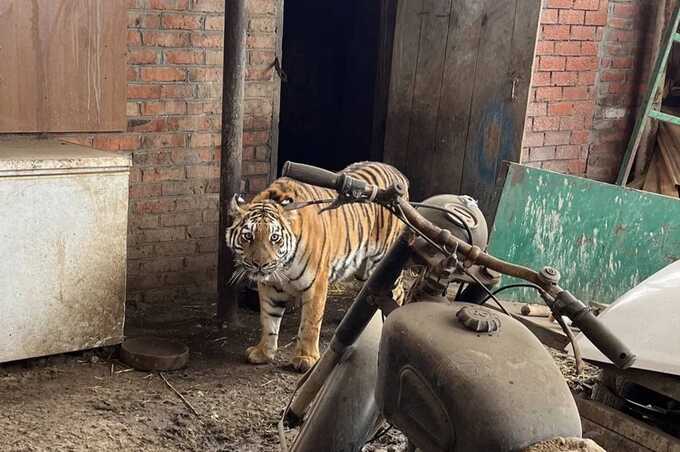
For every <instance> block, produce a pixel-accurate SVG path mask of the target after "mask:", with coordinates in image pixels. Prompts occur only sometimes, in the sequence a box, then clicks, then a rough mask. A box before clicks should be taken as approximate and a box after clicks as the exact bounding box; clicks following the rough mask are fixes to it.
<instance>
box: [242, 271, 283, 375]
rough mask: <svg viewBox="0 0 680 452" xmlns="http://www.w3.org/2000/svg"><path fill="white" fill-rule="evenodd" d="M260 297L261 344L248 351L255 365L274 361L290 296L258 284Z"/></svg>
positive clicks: (247, 356)
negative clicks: (282, 320) (280, 329)
mask: <svg viewBox="0 0 680 452" xmlns="http://www.w3.org/2000/svg"><path fill="white" fill-rule="evenodd" d="M257 292H258V294H259V297H260V327H261V334H260V342H259V343H258V344H257V345H254V346H252V347H248V349H246V358H247V359H248V362H250V363H253V364H264V363H267V362H270V361H272V360H273V359H274V355H275V354H276V349H277V348H278V342H279V328H280V327H281V319H282V318H283V313H284V312H285V311H286V304H287V301H288V298H289V295H288V294H287V293H285V292H283V291H279V290H277V289H276V288H275V287H272V286H268V285H266V284H263V283H258V284H257Z"/></svg>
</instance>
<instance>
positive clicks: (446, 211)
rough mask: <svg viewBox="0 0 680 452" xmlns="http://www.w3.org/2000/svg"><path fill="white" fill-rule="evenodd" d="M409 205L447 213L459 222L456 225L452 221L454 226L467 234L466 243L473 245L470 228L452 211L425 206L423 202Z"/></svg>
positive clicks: (429, 205) (430, 205)
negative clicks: (459, 227)
mask: <svg viewBox="0 0 680 452" xmlns="http://www.w3.org/2000/svg"><path fill="white" fill-rule="evenodd" d="M410 204H411V205H412V206H414V207H423V208H425V209H432V210H438V211H440V212H445V213H448V214H449V215H451V216H452V217H453V218H455V219H456V220H457V221H458V222H460V224H456V222H455V221H454V224H456V226H461V227H463V228H465V232H467V236H468V243H469V244H470V245H473V243H472V230H471V229H470V226H469V225H468V224H467V223H466V222H465V220H463V217H461V216H460V215H458V214H457V213H456V212H454V211H453V210H451V209H447V208H446V207H439V206H433V205H432V204H426V203H424V202H412V203H410Z"/></svg>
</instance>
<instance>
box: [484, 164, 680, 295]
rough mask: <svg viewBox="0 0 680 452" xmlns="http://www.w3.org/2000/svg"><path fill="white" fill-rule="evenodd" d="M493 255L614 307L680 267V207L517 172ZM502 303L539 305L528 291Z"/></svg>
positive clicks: (546, 174)
mask: <svg viewBox="0 0 680 452" xmlns="http://www.w3.org/2000/svg"><path fill="white" fill-rule="evenodd" d="M490 251H491V253H492V254H494V255H496V256H498V257H501V258H504V259H508V260H511V261H513V262H516V263H519V264H524V265H528V266H530V267H533V268H540V267H542V266H544V265H550V266H553V267H555V268H557V269H558V270H559V271H560V272H561V274H562V283H563V284H562V283H561V284H560V285H562V286H563V287H565V288H568V289H569V290H571V291H572V292H573V293H574V294H575V295H576V296H578V297H580V298H582V299H583V300H584V301H596V302H598V303H611V302H612V301H614V300H615V299H616V298H617V297H618V296H620V295H622V294H623V293H625V292H626V291H628V290H629V289H630V288H632V287H634V286H635V285H637V284H638V283H640V282H641V281H642V280H643V279H645V278H647V277H648V276H650V275H652V274H653V273H655V272H656V271H658V270H660V269H661V268H663V267H665V266H666V265H668V264H670V263H671V262H674V261H676V260H678V259H680V201H678V200H677V199H674V198H669V197H666V196H661V195H657V194H653V193H646V192H641V191H638V190H633V189H622V188H620V187H617V186H615V185H610V184H605V183H602V182H597V181H593V180H589V179H583V178H579V177H575V176H566V175H562V174H558V173H555V172H551V171H546V170H541V169H534V168H530V167H526V166H522V165H515V164H513V165H510V169H509V172H508V176H507V178H506V181H505V186H504V188H503V193H502V195H501V200H500V203H499V206H498V211H497V215H496V221H495V225H494V228H493V231H492V233H491V247H490ZM508 282H510V280H509V279H507V278H506V279H505V280H504V281H503V284H506V283H508ZM504 298H506V299H511V300H517V301H538V298H537V297H536V296H535V294H534V293H533V291H532V290H529V289H527V290H524V289H517V290H512V291H508V292H506V293H504Z"/></svg>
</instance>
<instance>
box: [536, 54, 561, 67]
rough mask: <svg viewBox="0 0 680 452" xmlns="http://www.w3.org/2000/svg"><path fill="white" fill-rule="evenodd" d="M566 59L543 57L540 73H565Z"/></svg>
mask: <svg viewBox="0 0 680 452" xmlns="http://www.w3.org/2000/svg"><path fill="white" fill-rule="evenodd" d="M565 62H566V59H565V58H564V57H559V56H542V57H541V58H540V60H539V64H538V70H539V71H563V70H564V67H565Z"/></svg>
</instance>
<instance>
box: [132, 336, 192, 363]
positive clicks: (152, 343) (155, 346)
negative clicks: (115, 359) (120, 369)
mask: <svg viewBox="0 0 680 452" xmlns="http://www.w3.org/2000/svg"><path fill="white" fill-rule="evenodd" d="M120 359H121V361H123V362H124V363H125V364H127V365H128V366H130V367H134V368H135V369H137V370H159V371H161V370H176V369H180V368H182V367H184V366H186V365H187V362H188V361H189V347H187V346H186V345H184V344H182V343H180V342H176V341H172V340H170V339H161V338H158V337H135V338H131V339H126V340H125V342H123V344H122V345H121V347H120Z"/></svg>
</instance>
